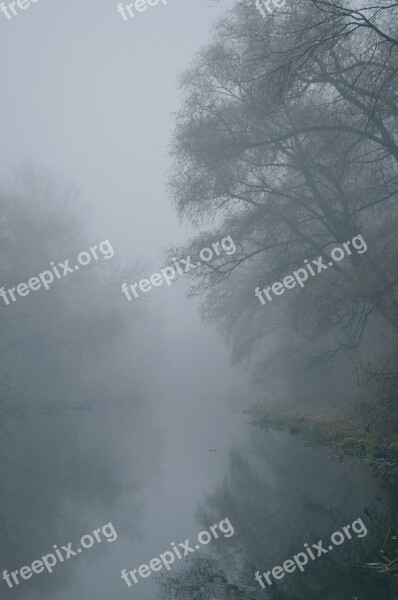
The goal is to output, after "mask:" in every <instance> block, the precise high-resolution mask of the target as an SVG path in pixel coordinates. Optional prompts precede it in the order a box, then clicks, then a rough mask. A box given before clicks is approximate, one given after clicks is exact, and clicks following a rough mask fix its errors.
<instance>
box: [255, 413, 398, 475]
mask: <svg viewBox="0 0 398 600" xmlns="http://www.w3.org/2000/svg"><path fill="white" fill-rule="evenodd" d="M245 414H247V415H249V416H250V418H251V421H250V422H251V424H252V425H256V426H259V427H262V428H270V429H282V430H284V431H289V432H290V433H291V434H292V435H298V436H300V437H301V439H302V440H303V441H304V443H305V444H307V445H321V446H327V447H330V449H331V454H330V460H332V461H334V462H343V461H344V458H345V457H346V456H355V457H357V458H359V459H360V460H362V461H363V462H364V463H365V464H366V465H367V466H368V467H369V469H370V470H371V472H372V474H373V475H374V476H375V477H377V478H378V479H383V480H387V481H398V435H390V436H381V435H379V434H377V433H370V432H366V431H364V430H363V428H362V429H361V428H360V427H359V425H358V421H357V419H356V418H355V416H354V415H342V414H341V413H339V414H337V413H333V412H331V411H328V412H326V411H325V412H323V413H319V414H317V415H313V414H311V413H309V412H308V413H304V412H303V413H301V414H300V413H299V412H298V411H297V409H296V408H292V407H289V406H284V405H283V404H281V403H278V404H276V403H275V404H259V403H258V404H256V405H253V406H252V407H250V409H249V410H247V411H245Z"/></svg>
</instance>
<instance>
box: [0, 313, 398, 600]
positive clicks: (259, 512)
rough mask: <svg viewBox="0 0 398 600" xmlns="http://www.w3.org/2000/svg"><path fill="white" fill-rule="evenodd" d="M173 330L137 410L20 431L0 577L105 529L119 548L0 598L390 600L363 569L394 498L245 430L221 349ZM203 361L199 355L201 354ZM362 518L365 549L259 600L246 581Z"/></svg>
mask: <svg viewBox="0 0 398 600" xmlns="http://www.w3.org/2000/svg"><path fill="white" fill-rule="evenodd" d="M174 316H175V317H176V318H175V319H174V318H171V319H170V324H172V323H174V324H175V323H176V322H177V321H178V319H177V316H176V315H174ZM170 328H171V330H170V331H169V332H167V331H166V334H167V335H166V339H167V340H168V346H167V348H166V350H167V352H166V354H167V355H168V357H169V358H168V361H167V362H166V363H165V364H164V366H163V368H162V370H159V378H158V380H157V381H156V382H149V381H148V386H147V389H146V390H142V392H140V398H139V399H138V400H137V401H136V402H135V403H134V404H133V406H132V407H130V408H128V407H127V406H126V405H125V404H123V403H122V402H120V403H116V404H111V405H110V406H107V405H106V404H104V405H102V406H101V405H97V406H96V407H95V408H94V409H93V410H92V411H76V412H73V411H72V412H70V413H67V414H62V415H59V416H56V415H52V416H45V415H36V416H35V417H34V418H33V417H31V418H26V419H24V420H23V421H21V422H19V421H18V428H17V429H16V431H15V432H13V434H14V436H17V441H18V443H14V445H10V449H9V455H7V454H6V453H3V460H2V463H1V464H2V466H1V469H2V481H3V482H7V481H10V482H12V483H10V484H9V485H6V486H5V487H4V491H3V497H2V500H1V506H2V510H1V516H2V517H3V521H2V525H3V540H2V541H3V546H4V548H7V552H6V553H5V554H4V553H3V555H2V564H3V565H4V566H3V568H7V569H8V570H11V569H14V568H19V567H21V566H23V565H27V564H31V563H32V561H33V560H35V559H38V558H40V557H41V556H42V555H43V554H45V553H47V552H51V549H52V545H53V544H58V546H61V545H63V544H67V543H68V542H69V541H72V542H73V545H74V546H75V545H76V542H77V543H78V541H79V539H80V537H81V536H82V535H84V534H85V533H89V532H90V531H92V530H93V529H95V528H97V527H100V526H101V525H103V524H104V523H108V522H112V523H113V525H114V526H115V528H116V531H117V532H118V539H117V540H116V541H115V542H113V543H106V544H105V543H103V544H101V545H96V546H94V547H93V548H91V549H90V550H87V551H86V552H85V553H82V554H80V555H79V556H78V557H75V558H73V560H69V561H67V562H65V563H64V564H62V565H58V567H57V569H56V570H54V572H53V573H52V574H51V575H50V574H47V573H45V574H41V575H37V576H36V577H35V578H34V579H33V578H32V579H30V580H29V581H24V582H23V583H22V585H21V586H19V588H18V589H13V590H7V589H6V588H5V584H4V582H3V585H2V587H1V588H0V593H1V594H3V595H1V597H2V598H3V597H5V598H9V597H11V595H12V594H13V595H14V597H15V598H21V599H23V600H24V599H25V598H26V599H29V600H33V599H36V598H41V599H43V598H51V599H52V600H55V599H56V600H72V599H73V600H76V599H77V598H78V599H79V600H94V599H97V598H98V599H101V600H102V599H109V600H119V599H120V600H124V599H127V598H134V600H152V599H155V598H156V599H159V598H160V599H162V600H169V599H174V598H179V599H181V600H188V599H197V600H201V599H203V600H212V599H216V600H222V599H235V598H241V599H242V598H243V599H245V598H254V599H257V598H265V597H266V598H271V599H274V598H275V599H277V600H279V599H281V600H285V599H286V600H290V599H292V600H301V599H303V600H304V599H305V600H311V599H312V598H313V599H314V600H315V599H317V600H319V599H320V598H321V599H322V600H329V599H330V600H354V599H355V598H356V599H357V600H375V599H378V600H390V599H391V600H392V599H393V598H397V584H396V581H397V580H396V579H394V578H391V577H387V576H386V575H380V574H378V573H377V572H375V571H373V570H371V569H370V568H368V567H366V566H365V565H366V563H376V562H379V561H380V559H381V557H380V549H381V546H382V544H383V540H384V538H385V536H386V533H387V531H388V528H389V527H390V526H392V525H394V523H396V521H397V514H396V512H397V511H396V507H397V502H396V500H397V489H396V488H394V487H388V486H382V485H381V484H380V483H379V482H377V481H376V480H375V479H373V478H372V477H371V476H370V474H369V473H368V472H367V471H365V469H364V468H363V466H362V465H361V464H359V463H357V462H356V461H354V460H347V461H345V462H343V463H338V464H336V463H334V462H332V461H331V460H330V459H329V457H330V454H331V451H330V450H328V449H324V448H311V447H306V446H304V444H302V443H301V442H300V441H299V439H297V438H296V437H295V436H292V435H290V434H288V433H284V432H276V431H268V432H266V431H264V430H260V429H259V428H256V427H253V426H251V425H249V424H248V422H247V421H248V418H247V417H246V416H245V415H244V414H243V413H242V411H241V410H240V409H241V407H242V406H245V405H246V404H247V398H246V397H245V396H244V393H243V391H244V389H246V383H245V382H244V381H243V379H242V375H240V374H237V372H236V370H234V369H232V368H230V367H228V359H227V357H226V353H225V351H224V349H223V345H222V343H221V342H214V340H213V338H212V341H211V343H207V344H206V343H205V341H206V340H205V339H204V338H205V337H206V336H209V335H210V334H209V331H208V330H206V328H203V327H201V326H200V325H199V324H198V323H197V322H196V321H192V322H191V323H190V327H189V330H188V329H187V330H184V329H183V328H178V327H172V326H171V325H170ZM192 336H193V337H192ZM204 347H206V348H207V349H206V353H203V352H200V351H199V350H198V348H204ZM128 360H129V357H126V361H128ZM125 368H126V365H121V366H120V369H121V371H122V370H123V369H125ZM227 381H228V385H226V382H227ZM152 396H153V397H152ZM148 405H150V406H152V409H151V410H148ZM43 423H45V424H47V427H46V429H45V430H43ZM37 431H41V432H42V433H41V435H40V436H37ZM50 449H51V450H50ZM10 474H12V476H10ZM16 498H17V500H16ZM27 507H29V508H27ZM359 517H361V518H362V519H363V521H364V523H365V525H366V527H367V530H368V534H367V536H366V537H363V538H362V539H359V538H356V537H355V536H353V539H352V540H346V541H345V542H344V543H343V544H342V545H341V546H339V547H336V548H335V549H334V550H333V552H330V553H329V554H327V555H324V556H322V557H320V558H319V559H317V560H315V561H313V562H312V561H311V562H310V563H309V564H308V565H307V566H306V570H305V572H304V573H301V572H295V573H292V574H289V575H286V576H285V577H284V579H282V580H281V581H279V582H278V584H277V585H276V583H275V582H274V583H273V585H272V586H270V587H267V589H266V590H264V591H262V590H261V588H260V586H259V584H258V583H257V582H256V581H255V580H254V573H255V572H256V571H257V570H259V571H260V572H261V573H263V572H264V571H268V570H270V569H272V568H273V567H274V566H277V565H281V564H282V563H283V562H284V561H286V560H287V559H289V558H291V557H292V556H293V555H294V554H296V553H298V552H300V551H302V550H303V544H304V543H305V542H307V543H309V544H313V543H318V541H319V540H321V539H324V540H328V539H329V538H330V535H331V534H332V533H333V532H334V531H336V530H342V527H343V526H345V525H347V524H350V523H352V521H354V520H355V519H357V518H359ZM225 518H228V519H229V520H230V522H231V523H232V525H233V527H234V530H235V533H234V535H233V536H232V537H228V538H221V539H220V540H213V541H211V542H210V543H209V544H208V545H207V546H203V547H201V548H200V549H199V550H198V551H197V552H195V554H192V553H190V554H189V556H188V557H186V558H184V559H181V560H178V561H177V560H176V561H175V563H174V564H173V565H172V567H171V570H170V574H169V576H168V577H162V576H161V575H162V574H163V572H164V569H162V571H160V573H159V574H157V573H156V574H155V573H152V574H151V575H150V576H149V577H148V578H147V579H142V578H139V582H138V583H137V584H135V585H134V586H133V587H131V588H128V587H127V585H126V584H125V583H124V581H123V580H122V579H121V575H120V573H121V570H122V569H126V570H133V569H136V568H138V567H139V566H140V565H142V564H148V563H149V562H150V560H151V559H153V558H156V557H159V555H160V554H161V553H162V552H165V551H166V550H170V543H171V542H175V543H179V542H184V541H185V540H186V539H190V540H191V542H192V541H193V540H195V539H197V535H198V533H199V532H200V531H202V530H204V529H208V528H209V527H210V525H212V524H214V523H218V522H219V521H221V520H222V519H225ZM9 532H12V534H11V535H10V534H9ZM15 532H17V533H18V535H16V533H15ZM7 536H8V537H7ZM6 542H7V545H6ZM21 548H22V550H21ZM391 552H392V553H393V552H396V550H394V549H393V550H392V551H391ZM4 592H5V594H4Z"/></svg>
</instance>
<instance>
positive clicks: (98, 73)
mask: <svg viewBox="0 0 398 600" xmlns="http://www.w3.org/2000/svg"><path fill="white" fill-rule="evenodd" d="M228 3H230V0H223V1H222V2H221V3H220V4H218V5H214V4H215V3H214V2H212V0H195V1H194V0H170V2H169V4H168V5H167V6H163V4H159V5H157V6H155V7H152V8H149V9H148V10H147V11H146V12H143V13H140V14H138V15H137V16H136V17H135V18H134V20H129V21H127V22H125V21H123V19H122V18H121V16H120V15H119V14H118V13H117V12H116V8H117V2H116V1H113V0H102V1H101V2H99V1H98V0H85V1H84V2H82V1H81V0H68V1H66V0H64V1H60V0H48V1H47V0H40V1H39V2H37V3H36V4H31V6H30V7H29V8H28V9H26V10H25V11H20V14H19V15H18V16H17V17H14V18H13V19H12V20H10V21H8V20H7V19H6V17H5V16H4V15H3V14H0V17H1V18H0V32H1V33H0V48H1V53H2V56H3V57H4V59H3V60H2V61H1V65H0V78H1V81H2V107H3V108H2V111H1V114H0V127H1V131H2V134H3V140H6V143H3V145H2V147H3V150H2V153H1V161H0V162H1V172H0V173H1V175H2V177H8V176H9V174H10V172H11V170H12V168H13V167H14V166H15V165H18V164H19V163H20V162H21V161H22V160H24V159H30V160H34V161H35V162H36V163H37V164H38V165H40V166H45V167H49V168H52V169H53V170H54V172H55V174H57V175H60V176H62V177H63V178H64V179H65V180H66V181H71V182H74V183H76V185H77V186H78V188H79V189H80V191H81V199H82V201H83V203H84V204H85V205H86V204H88V205H90V206H91V209H92V223H93V238H95V240H94V241H96V240H97V239H98V240H100V239H104V238H109V239H110V240H111V241H112V243H114V245H115V246H116V247H115V250H116V252H117V255H118V257H119V258H121V259H122V261H124V260H126V261H129V260H133V261H135V260H136V259H139V258H141V257H145V258H150V259H153V260H154V261H155V262H154V266H157V264H156V258H157V256H158V249H159V248H160V247H162V246H164V245H165V244H167V243H168V242H175V241H181V240H184V239H185V233H184V232H183V231H182V230H181V228H180V227H179V224H178V219H177V217H176V215H175V213H174V210H173V208H172V207H171V206H170V203H169V202H168V199H167V195H166V192H165V181H166V177H165V174H166V171H167V169H168V166H169V162H168V156H167V153H166V150H167V146H168V144H169V141H170V132H171V131H172V129H173V113H174V112H175V111H176V110H177V108H178V106H179V93H178V90H177V78H178V76H179V74H180V73H181V72H182V71H183V70H184V69H185V68H187V67H188V66H189V64H190V62H191V60H192V58H193V55H194V53H195V52H196V51H197V50H199V48H200V47H201V46H202V45H203V44H205V43H206V42H207V41H208V40H209V33H210V28H211V24H212V23H214V21H215V20H216V19H217V16H218V15H219V14H221V12H222V10H225V7H226V5H227V4H228Z"/></svg>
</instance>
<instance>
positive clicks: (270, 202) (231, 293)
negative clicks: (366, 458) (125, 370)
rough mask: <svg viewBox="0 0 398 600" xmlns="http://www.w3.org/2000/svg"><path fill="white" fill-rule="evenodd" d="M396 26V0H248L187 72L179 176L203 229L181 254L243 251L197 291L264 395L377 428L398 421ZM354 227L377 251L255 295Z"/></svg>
mask: <svg viewBox="0 0 398 600" xmlns="http://www.w3.org/2000/svg"><path fill="white" fill-rule="evenodd" d="M397 26H398V4H397V3H391V2H387V1H386V0H380V1H379V2H378V3H377V5H375V4H374V3H368V2H367V1H365V0H364V1H363V2H359V3H356V4H355V7H354V6H353V3H351V2H346V1H344V0H343V1H342V2H337V1H335V0H330V1H328V0H322V1H320V0H289V2H286V3H285V4H284V5H283V6H282V7H281V8H280V9H277V8H276V9H275V10H274V11H273V13H272V14H269V15H267V18H262V17H261V16H259V13H258V11H257V10H256V8H255V7H254V3H253V2H252V1H251V0H243V1H241V2H238V3H237V5H236V6H235V7H234V8H233V9H232V10H231V11H230V12H229V13H228V14H227V15H226V16H225V18H224V19H223V20H221V22H220V23H219V24H218V26H217V27H216V29H215V32H214V37H213V40H212V42H211V43H210V45H209V46H208V47H206V48H204V49H203V50H202V51H201V52H200V53H199V54H198V55H197V57H196V59H195V61H194V63H193V65H192V66H191V67H190V68H189V69H188V70H187V71H186V73H185V74H184V75H183V76H182V77H181V87H182V90H183V94H184V100H183V104H182V107H181V109H180V111H179V114H178V117H177V123H176V129H175V133H174V136H173V144H172V155H173V157H174V169H173V174H172V177H171V181H170V189H171V194H172V197H173V200H174V202H175V205H176V208H177V210H178V213H179V215H180V216H181V218H183V219H186V220H189V221H190V222H191V223H193V224H194V225H196V226H197V227H198V230H199V232H200V233H198V235H197V236H196V237H195V238H194V239H193V241H192V242H190V243H189V245H188V247H186V248H183V249H181V252H184V255H185V254H189V253H190V252H191V253H192V254H194V253H195V251H198V249H200V248H201V247H204V246H205V245H209V243H210V242H211V241H212V240H213V239H214V240H215V239H218V238H219V237H220V235H226V234H229V235H231V236H232V238H233V240H234V242H235V244H236V245H237V248H238V251H237V252H236V253H235V254H234V255H233V256H231V257H229V258H228V259H227V260H222V259H220V260H219V263H218V265H216V267H215V268H213V267H214V265H212V266H211V267H206V266H203V267H202V268H201V271H200V272H199V273H195V278H196V281H195V282H194V287H193V292H194V293H198V294H202V295H203V305H202V306H203V314H204V316H205V317H206V318H208V319H212V320H214V321H215V322H216V323H218V325H219V327H220V329H221V331H222V332H223V334H224V335H225V337H226V339H227V341H228V343H229V344H230V345H231V349H232V355H233V358H234V360H236V361H243V362H245V361H247V362H248V366H249V368H251V369H253V372H254V379H255V380H256V381H257V382H258V383H259V384H260V385H261V388H262V390H263V391H264V393H265V394H266V395H267V396H268V397H269V398H273V399H276V397H277V396H278V401H283V400H284V401H286V403H287V404H290V403H293V405H295V406H296V407H297V408H298V409H301V410H305V409H308V410H309V411H310V412H311V411H312V412H314V410H315V409H319V408H320V407H322V409H326V408H329V409H330V408H332V409H333V407H334V408H336V410H338V411H340V412H341V410H342V409H344V408H347V409H348V410H349V411H352V410H353V408H354V407H356V408H357V409H358V413H357V418H358V420H361V426H362V427H363V428H367V427H368V428H372V429H373V430H380V431H381V430H385V429H386V428H388V429H389V430H390V431H398V422H397V420H396V419H395V418H392V415H393V414H394V413H395V412H396V408H397V398H396V394H395V392H394V390H395V389H396V387H397V385H398V361H397V356H396V352H397V337H396V336H397V331H398V288H397V282H398V260H397V258H398V231H397V225H398V209H397V202H396V199H397V191H398V188H397V184H398V180H397V175H398V169H397V167H398V164H397V163H398V102H397V92H398V89H397V82H398V79H397V66H398V37H397V35H396V32H397V30H398V28H397ZM358 235H360V236H362V238H363V240H365V242H366V245H367V251H366V252H364V253H357V252H352V253H351V254H349V255H348V254H347V255H346V256H345V258H344V260H341V261H338V262H336V263H335V264H334V266H333V268H328V269H327V270H323V269H322V271H321V272H320V273H319V274H316V276H311V277H308V279H307V281H306V282H305V285H304V286H303V287H301V286H299V285H296V286H295V288H294V289H286V290H285V291H284V293H283V295H282V294H280V295H274V296H273V298H272V301H267V302H266V304H264V303H261V302H260V301H259V298H258V297H256V296H255V288H256V287H259V288H260V289H263V288H265V287H268V286H272V284H273V283H274V282H281V281H282V280H283V279H284V278H285V277H286V276H287V275H290V274H291V273H292V272H293V271H294V270H297V269H298V268H301V267H303V266H304V265H305V264H308V263H305V261H309V264H311V261H313V260H319V259H320V258H322V261H323V262H324V263H325V264H326V265H327V264H328V262H329V261H330V253H331V251H332V250H333V248H335V247H336V246H338V247H340V248H343V249H344V246H343V244H345V243H347V242H348V241H350V240H352V239H353V238H354V237H355V236H358ZM197 275H198V276H197ZM387 373H388V374H389V375H388V377H387V378H386V377H385V375H386V374H387Z"/></svg>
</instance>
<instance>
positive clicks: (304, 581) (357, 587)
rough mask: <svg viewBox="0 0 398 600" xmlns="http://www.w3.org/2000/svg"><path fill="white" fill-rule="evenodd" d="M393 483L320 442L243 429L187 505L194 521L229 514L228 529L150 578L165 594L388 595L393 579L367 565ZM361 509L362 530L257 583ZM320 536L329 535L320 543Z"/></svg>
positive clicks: (391, 507) (392, 519)
mask: <svg viewBox="0 0 398 600" xmlns="http://www.w3.org/2000/svg"><path fill="white" fill-rule="evenodd" d="M396 497H397V490H396V487H395V486H392V485H390V486H386V485H383V486H382V485H381V484H380V483H379V482H378V481H376V480H375V479H372V478H371V476H370V475H369V474H368V473H367V472H366V471H365V470H364V468H363V466H362V465H360V464H359V463H357V462H356V461H355V460H347V461H345V462H343V463H340V464H335V463H333V462H330V461H329V460H328V450H326V449H314V448H309V447H306V446H304V445H303V444H302V443H301V442H300V441H299V440H297V439H295V438H294V437H293V436H290V435H288V434H285V433H281V432H268V433H264V432H263V431H257V430H251V436H250V440H249V441H248V442H247V443H246V444H245V445H244V446H243V447H235V448H233V449H232V450H231V451H230V454H229V465H228V469H227V470H226V474H225V477H224V479H223V480H222V481H220V482H219V483H218V485H217V486H216V487H215V488H214V489H213V491H212V492H211V493H209V494H208V495H207V497H206V498H205V500H204V501H202V502H201V503H200V505H199V506H198V508H197V515H196V516H197V520H198V522H199V524H200V525H201V526H202V527H205V526H207V525H208V524H209V523H213V522H217V520H219V519H221V518H225V517H226V516H228V518H229V519H230V520H231V522H232V524H233V526H234V528H235V535H234V536H233V537H232V538H231V539H228V540H219V541H217V542H216V543H214V545H212V546H211V548H210V547H208V551H207V553H206V556H203V555H202V556H198V557H196V558H195V559H194V560H192V561H191V563H190V565H189V567H186V568H185V569H183V570H182V571H181V572H179V573H178V574H174V575H169V576H167V577H165V578H163V580H161V581H160V588H161V597H162V598H165V599H167V600H174V599H177V598H178V599H179V600H185V598H187V599H188V598H195V599H198V600H202V599H206V600H208V599H210V600H211V599H212V598H215V599H217V600H220V599H222V598H226V599H228V600H229V599H232V598H234V599H235V598H254V599H257V598H264V597H268V598H271V599H275V600H290V599H292V600H293V599H294V600H297V599H301V598H302V599H304V598H305V599H306V600H308V599H310V600H311V599H314V600H315V599H319V598H322V599H323V600H329V599H330V600H337V599H338V600H341V599H345V598H347V600H351V599H352V600H354V599H355V598H356V599H357V600H374V599H375V598H378V599H379V600H393V599H394V598H396V597H397V591H398V586H397V579H396V578H395V577H393V576H389V575H386V574H381V573H379V572H376V571H375V570H372V569H370V568H369V567H367V566H366V565H367V563H370V562H378V561H380V551H381V548H382V545H383V541H384V539H385V537H386V533H387V531H388V529H389V527H390V526H391V525H392V524H394V523H396V522H397V514H396V506H397V505H396ZM359 517H361V518H362V519H363V521H364V523H365V524H366V527H367V530H368V534H367V535H366V537H362V538H358V537H356V536H355V535H354V534H353V538H352V539H351V540H348V539H347V540H346V541H345V542H344V543H343V544H342V545H340V546H338V547H335V548H334V549H333V551H331V552H329V553H328V554H327V555H322V556H321V557H320V558H316V560H314V561H309V562H308V564H307V565H306V567H305V571H304V572H303V573H302V572H300V571H298V570H296V571H295V572H294V573H291V574H286V575H285V576H284V578H283V579H282V580H280V581H276V580H275V579H273V578H272V581H273V583H272V585H271V586H269V585H267V586H266V589H265V590H262V589H261V588H260V586H259V585H258V583H257V582H256V581H255V580H254V573H255V572H256V571H257V570H259V571H260V573H263V572H264V571H268V570H271V569H272V568H273V567H275V566H277V565H282V564H283V562H284V561H285V560H287V559H289V558H291V557H292V556H293V555H294V554H297V553H298V552H300V551H302V550H303V544H304V543H305V542H307V543H308V544H310V545H311V544H312V543H318V541H319V540H321V539H323V540H325V546H326V547H327V542H328V541H329V540H330V536H331V534H332V533H333V532H334V531H337V530H340V531H341V530H342V528H343V526H345V525H347V524H350V523H352V522H353V521H354V520H355V519H357V518H359ZM329 543H330V542H329Z"/></svg>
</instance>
